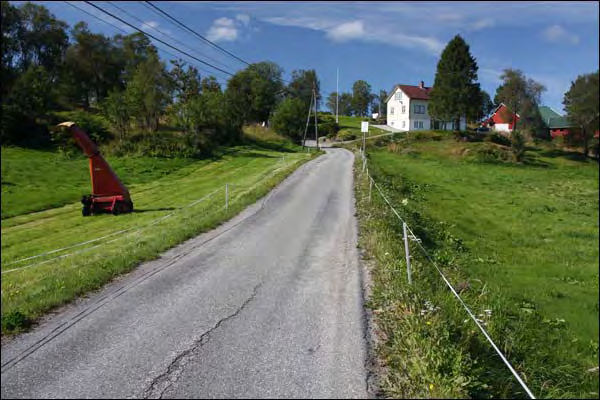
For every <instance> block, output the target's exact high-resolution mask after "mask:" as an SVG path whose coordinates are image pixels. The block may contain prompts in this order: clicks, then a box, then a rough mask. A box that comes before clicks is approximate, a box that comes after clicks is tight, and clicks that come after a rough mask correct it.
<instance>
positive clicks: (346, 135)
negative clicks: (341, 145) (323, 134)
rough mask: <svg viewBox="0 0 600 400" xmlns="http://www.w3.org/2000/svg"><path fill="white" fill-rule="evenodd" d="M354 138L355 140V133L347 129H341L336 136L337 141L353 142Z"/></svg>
mask: <svg viewBox="0 0 600 400" xmlns="http://www.w3.org/2000/svg"><path fill="white" fill-rule="evenodd" d="M356 138H357V135H356V133H355V132H353V131H351V130H349V129H342V130H340V131H339V132H338V134H337V139H338V140H342V141H346V140H354V139H356Z"/></svg>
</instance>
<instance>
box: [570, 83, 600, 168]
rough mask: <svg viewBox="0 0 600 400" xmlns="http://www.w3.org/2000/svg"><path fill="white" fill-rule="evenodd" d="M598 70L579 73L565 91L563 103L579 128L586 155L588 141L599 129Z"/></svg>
mask: <svg viewBox="0 0 600 400" xmlns="http://www.w3.org/2000/svg"><path fill="white" fill-rule="evenodd" d="M598 78H599V71H596V72H593V73H591V74H584V75H579V76H578V77H577V79H576V80H575V81H574V82H571V87H570V88H569V90H568V91H567V92H566V93H565V95H564V98H563V104H564V106H565V110H566V111H567V116H568V117H569V119H570V120H571V121H572V122H573V123H574V124H575V125H576V126H577V127H579V128H580V129H581V134H580V135H579V136H580V138H581V141H582V144H583V148H584V150H583V151H584V154H585V155H586V156H587V155H588V153H589V149H590V142H591V141H592V140H593V139H594V134H595V132H597V131H598V129H599V112H600V111H599V110H600V104H599V100H598V99H599V96H600V93H599V92H598ZM595 147H596V156H597V157H599V156H600V155H599V154H598V139H596V143H595Z"/></svg>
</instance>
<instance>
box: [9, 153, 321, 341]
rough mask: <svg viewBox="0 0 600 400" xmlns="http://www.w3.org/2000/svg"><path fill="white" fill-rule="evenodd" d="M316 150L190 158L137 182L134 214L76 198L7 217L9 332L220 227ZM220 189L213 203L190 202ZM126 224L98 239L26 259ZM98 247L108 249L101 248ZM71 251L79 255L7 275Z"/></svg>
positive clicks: (131, 189) (210, 201) (11, 200)
mask: <svg viewBox="0 0 600 400" xmlns="http://www.w3.org/2000/svg"><path fill="white" fill-rule="evenodd" d="M314 154H315V153H298V152H290V151H289V150H288V151H285V152H279V151H274V150H266V149H264V148H259V147H252V146H240V147H238V148H234V149H231V150H230V151H229V152H228V154H227V155H225V156H223V157H222V158H220V159H217V160H212V161H209V160H203V161H197V162H192V163H187V165H185V166H183V167H182V168H179V169H178V170H176V171H173V172H172V173H170V174H169V175H167V176H165V177H163V178H158V177H155V179H151V180H146V182H145V183H138V184H133V185H130V187H129V188H130V192H131V196H132V200H133V202H134V204H135V212H134V213H131V214H123V215H119V216H113V215H108V214H106V215H97V216H92V217H85V218H84V217H82V216H81V205H80V204H79V203H71V204H67V205H65V206H63V207H60V208H53V209H49V210H45V211H41V212H36V213H30V214H23V215H19V216H16V217H13V218H8V219H3V220H2V271H3V275H2V329H3V333H7V332H9V331H11V330H14V329H16V330H19V329H22V328H24V327H26V325H27V323H28V322H30V321H32V320H35V319H37V318H38V317H40V316H41V315H43V314H44V313H45V312H47V311H48V310H50V309H52V308H54V307H56V306H58V305H61V304H64V303H66V302H68V301H71V300H72V299H73V298H75V297H76V296H79V295H81V294H84V293H85V292H87V291H89V290H92V289H95V288H98V287H100V286H101V285H103V284H105V283H106V282H107V281H110V280H111V279H112V278H114V277H116V276H117V275H119V274H121V273H123V272H127V271H129V270H131V269H133V268H134V267H135V266H136V265H138V264H139V263H140V262H142V261H145V260H149V259H153V258H155V257H156V256H158V255H159V254H160V253H161V252H163V251H165V250H167V249H169V248H171V247H173V246H175V245H177V244H179V243H181V242H182V241H184V240H186V239H188V238H191V237H193V236H195V235H197V234H198V233H200V232H203V231H206V230H208V229H211V228H214V227H216V226H217V225H218V224H220V223H222V222H223V221H225V220H227V219H229V218H231V217H232V216H234V215H236V214H237V213H239V212H240V211H241V210H243V209H244V208H245V207H246V206H248V205H249V204H252V203H253V202H255V201H256V200H258V199H259V198H261V197H263V196H264V195H266V194H267V193H268V191H269V190H270V189H272V188H273V187H274V186H275V185H276V184H277V183H279V182H280V181H281V180H282V179H284V177H285V176H287V175H288V174H290V173H291V172H293V170H294V169H296V168H297V167H298V166H299V165H301V164H302V163H304V162H306V161H308V160H309V159H310V158H311V157H313V156H314ZM283 156H285V157H283ZM115 169H116V168H115ZM225 183H228V184H230V185H231V186H230V192H229V200H230V203H229V207H228V209H225V207H224V205H225ZM214 191H216V193H214V194H213V195H212V196H210V197H208V198H207V199H206V200H204V201H201V202H198V203H197V204H195V205H192V206H190V205H191V204H192V203H194V202H195V201H197V200H199V199H201V198H203V197H205V196H207V195H209V194H211V193H213V192H214ZM24 193H25V194H24V196H28V194H27V192H26V191H24ZM11 195H12V196H15V197H17V198H16V199H10V200H9V202H14V203H15V204H16V203H18V201H19V199H18V198H19V193H18V192H17V193H12V194H11ZM3 201H4V195H3ZM168 215H170V216H169V217H167V216H168ZM161 217H166V218H165V219H162V220H161V219H160V218H161ZM126 229H127V230H128V231H127V232H124V233H121V234H117V235H115V236H110V237H108V238H106V239H103V240H100V241H97V242H93V243H89V244H85V245H82V246H78V247H74V248H72V249H68V250H65V251H61V252H57V253H54V254H49V255H46V256H43V257H39V258H35V259H31V260H26V261H22V262H20V261H19V260H22V259H24V258H27V257H32V256H36V255H39V254H42V253H44V252H49V251H52V250H55V249H60V248H63V247H69V246H72V245H75V244H78V243H82V242H85V241H88V240H93V239H96V238H101V237H103V236H106V235H111V234H114V233H117V232H119V231H121V230H126ZM96 245H100V247H97V248H94V246H96ZM70 253H75V254H73V255H71V256H69V257H66V258H62V259H55V260H52V261H51V262H48V263H44V264H40V265H35V266H32V267H30V268H26V269H22V270H17V271H12V272H6V271H8V270H11V269H15V268H21V267H24V266H29V265H33V264H37V263H41V262H44V261H46V260H49V259H52V258H55V257H57V256H61V255H65V254H70Z"/></svg>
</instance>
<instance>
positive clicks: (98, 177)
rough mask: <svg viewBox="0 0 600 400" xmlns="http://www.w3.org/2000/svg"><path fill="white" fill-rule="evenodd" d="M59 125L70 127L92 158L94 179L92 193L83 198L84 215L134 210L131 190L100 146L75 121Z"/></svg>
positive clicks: (85, 151) (91, 176) (92, 177)
mask: <svg viewBox="0 0 600 400" xmlns="http://www.w3.org/2000/svg"><path fill="white" fill-rule="evenodd" d="M58 126H59V127H66V128H68V130H69V132H70V133H71V134H72V135H73V137H74V138H75V140H76V141H77V144H79V146H80V147H81V148H82V149H83V152H84V153H85V155H86V156H88V158H89V159H90V178H91V179H92V194H91V195H85V196H83V198H82V199H81V203H82V204H83V209H82V211H81V213H82V214H83V216H84V217H87V216H88V215H90V214H99V213H103V212H105V213H113V214H114V215H117V214H121V213H129V212H132V211H133V202H132V201H131V197H130V196H129V191H128V190H127V188H126V187H125V185H123V183H121V181H120V180H119V178H118V177H117V175H116V174H115V173H114V171H113V170H112V169H111V168H110V165H108V162H106V160H105V159H104V157H102V155H101V154H100V151H99V150H98V146H96V144H95V143H94V142H92V140H91V139H90V138H89V137H88V135H86V133H85V132H84V131H83V130H82V129H81V128H79V127H78V126H77V125H76V124H75V122H63V123H62V124H59V125H58Z"/></svg>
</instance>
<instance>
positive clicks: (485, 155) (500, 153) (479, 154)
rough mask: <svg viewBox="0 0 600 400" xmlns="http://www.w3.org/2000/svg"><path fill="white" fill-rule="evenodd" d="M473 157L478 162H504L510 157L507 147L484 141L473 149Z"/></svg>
mask: <svg viewBox="0 0 600 400" xmlns="http://www.w3.org/2000/svg"><path fill="white" fill-rule="evenodd" d="M475 158H476V159H477V161H480V162H506V161H508V160H509V159H510V154H509V152H508V151H507V149H504V148H502V147H498V146H494V145H493V144H491V143H486V144H485V145H484V146H482V147H480V148H478V149H477V150H475Z"/></svg>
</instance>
